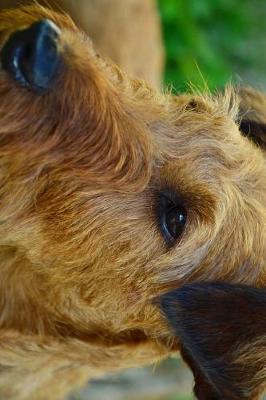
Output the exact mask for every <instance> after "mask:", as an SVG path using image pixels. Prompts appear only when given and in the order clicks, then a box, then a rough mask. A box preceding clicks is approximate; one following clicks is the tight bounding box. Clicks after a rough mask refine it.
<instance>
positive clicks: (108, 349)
mask: <svg viewBox="0 0 266 400" xmlns="http://www.w3.org/2000/svg"><path fill="white" fill-rule="evenodd" d="M40 18H50V19H51V20H53V21H54V22H55V23H56V24H57V25H58V26H59V27H61V29H62V36H61V38H60V43H61V52H62V55H63V57H64V69H63V70H62V71H61V74H60V77H59V79H58V80H57V82H56V84H55V87H54V88H53V89H52V90H51V91H50V92H48V93H46V94H44V95H42V96H39V95H36V94H35V93H32V92H30V91H28V90H26V89H23V88H21V87H19V85H18V84H17V83H15V82H14V81H13V80H12V79H11V78H10V77H9V76H8V75H7V74H6V73H5V72H4V71H0V119H1V126H0V179H1V189H0V238H1V241H0V262H1V280H0V291H1V315H0V326H1V333H0V334H1V342H0V362H1V375H0V394H1V396H0V397H2V398H5V399H19V400H20V399H31V400H32V399H45V400H47V399H59V398H61V397H62V396H63V395H65V394H66V393H67V392H68V391H69V390H70V389H73V388H75V387H78V386H80V385H81V384H84V383H85V382H86V381H87V380H88V379H91V378H94V377H97V376H100V375H103V374H104V373H106V372H110V371H117V370H120V369H123V368H127V367H132V366H139V365H143V364H146V363H151V362H154V361H156V360H159V359H161V358H163V357H167V356H168V355H169V354H170V353H171V352H173V351H176V349H177V348H178V343H177V340H176V339H175V337H174V336H173V335H172V334H171V332H170V331H169V327H168V325H167V323H166V322H165V320H164V318H163V317H162V315H161V313H160V311H159V310H158V309H157V306H156V305H155V304H154V299H155V298H157V297H158V296H160V294H163V293H165V292H166V291H167V290H169V289H173V288H177V287H180V286H181V285H183V284H184V283H185V282H188V281H195V280H223V281H230V282H234V283H237V282H238V283H247V284H252V285H254V286H256V287H263V286H265V282H266V271H265V259H266V246H265V235H266V233H265V222H266V212H265V204H266V201H265V200H266V192H265V178H266V168H265V166H266V165H265V162H266V161H265V155H264V153H263V151H262V149H261V148H259V147H258V146H257V145H255V144H253V143H252V142H251V141H250V140H249V139H247V138H245V137H243V136H242V135H241V133H240V131H239V126H238V124H239V121H240V119H241V117H242V114H241V109H240V113H239V108H238V102H239V100H238V96H237V94H234V92H233V91H232V90H230V89H228V90H227V91H226V93H225V94H224V95H219V96H213V97H212V96H209V95H206V96H197V95H195V96H190V95H189V96H187V95H184V96H178V97H172V96H171V95H170V94H165V95H161V94H159V93H158V92H156V91H153V90H151V89H150V88H149V87H148V86H146V85H145V84H144V83H143V82H140V81H138V80H132V79H129V78H127V77H126V76H125V75H124V74H123V73H122V72H121V71H120V70H119V69H118V68H117V67H115V66H114V65H111V64H110V63H106V62H104V61H103V60H102V59H101V58H99V57H97V56H96V54H95V52H94V50H93V48H92V46H91V43H90V41H89V40H88V39H87V38H86V37H85V36H84V35H83V34H81V33H80V32H79V31H78V30H77V28H76V27H75V25H74V24H73V22H72V21H71V20H70V19H69V18H68V17H66V16H62V15H59V14H56V13H53V12H51V11H47V10H45V9H43V8H39V7H30V8H23V9H19V10H12V11H7V12H3V13H2V14H1V15H0V43H1V45H3V43H4V42H5V40H6V39H7V38H8V37H9V35H10V33H11V32H13V31H14V30H17V29H19V28H21V27H25V26H28V25H30V24H31V23H32V22H34V21H36V20H38V19H40ZM264 101H265V100H264ZM265 104H266V101H265ZM165 188H171V189H172V190H174V191H176V192H178V193H179V194H180V196H182V198H183V201H184V203H185V204H186V207H187V211H188V223H187V226H186V229H185V232H184V234H183V236H182V238H181V240H180V241H179V243H177V244H176V246H174V247H172V248H171V249H169V248H168V247H167V245H166V244H165V242H164V240H163V237H162V235H161V233H160V231H159V228H158V223H157V220H156V215H155V203H156V199H157V195H158V192H160V191H161V190H164V189H165Z"/></svg>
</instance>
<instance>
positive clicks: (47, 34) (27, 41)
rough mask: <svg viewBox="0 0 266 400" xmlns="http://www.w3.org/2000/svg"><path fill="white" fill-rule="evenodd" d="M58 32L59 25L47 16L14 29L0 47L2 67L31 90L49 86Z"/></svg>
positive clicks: (54, 69)
mask: <svg viewBox="0 0 266 400" xmlns="http://www.w3.org/2000/svg"><path fill="white" fill-rule="evenodd" d="M59 36H60V29H59V28H58V27H57V26H56V25H55V24H54V23H53V22H52V21H50V20H47V19H45V20H41V21H38V22H35V23H34V24H33V25H31V26H30V27H28V28H26V29H24V30H19V31H16V32H14V33H13V34H11V36H10V37H9V39H8V40H7V42H6V43H5V45H4V46H3V48H2V50H1V53H0V57H1V63H2V68H3V69H4V70H5V71H7V72H8V73H9V74H10V75H11V76H12V78H14V79H15V80H16V81H18V82H19V83H20V84H21V85H23V86H26V87H28V88H29V89H31V90H34V91H39V92H42V91H44V90H47V89H49V88H50V87H51V86H52V84H53V82H54V78H55V76H56V74H57V72H58V67H59V64H60V58H61V57H60V52H59V49H58V39H59Z"/></svg>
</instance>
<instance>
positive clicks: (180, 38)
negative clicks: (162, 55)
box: [158, 0, 255, 91]
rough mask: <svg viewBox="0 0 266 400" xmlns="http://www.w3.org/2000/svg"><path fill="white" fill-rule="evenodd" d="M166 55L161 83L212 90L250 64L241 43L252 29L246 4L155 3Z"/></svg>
mask: <svg viewBox="0 0 266 400" xmlns="http://www.w3.org/2000/svg"><path fill="white" fill-rule="evenodd" d="M158 3H159V9H160V12H161V18H162V24H163V33H164V41H165V47H166V53H167V63H166V71H165V84H166V85H169V84H171V85H173V87H174V88H175V89H176V90H178V91H180V90H187V89H188V83H191V84H192V85H195V86H196V87H197V88H202V89H203V88H204V87H206V82H207V83H208V86H209V89H210V90H214V89H217V88H220V87H222V86H224V85H225V84H226V83H227V82H228V81H231V80H232V79H233V80H234V78H235V76H237V75H236V65H238V64H239V65H249V58H248V57H247V56H246V54H245V51H244V48H245V39H246V38H247V37H248V35H249V32H250V30H251V28H252V27H253V26H254V23H255V21H254V18H253V17H252V15H253V14H252V12H251V8H250V2H248V1H247V0H158Z"/></svg>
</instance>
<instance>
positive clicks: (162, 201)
mask: <svg viewBox="0 0 266 400" xmlns="http://www.w3.org/2000/svg"><path fill="white" fill-rule="evenodd" d="M171 197H172V196H167V195H165V194H161V195H160V196H159V199H158V202H159V204H158V208H157V216H158V220H159V227H160V230H161V233H162V235H163V237H164V239H165V241H166V242H167V244H169V245H173V244H174V243H175V241H176V240H177V239H178V238H179V236H180V235H181V234H182V233H183V231H184V229H185V225H186V220H187V212H186V209H185V207H184V206H183V205H182V204H181V202H180V201H178V200H177V201H176V200H175V199H172V198H171Z"/></svg>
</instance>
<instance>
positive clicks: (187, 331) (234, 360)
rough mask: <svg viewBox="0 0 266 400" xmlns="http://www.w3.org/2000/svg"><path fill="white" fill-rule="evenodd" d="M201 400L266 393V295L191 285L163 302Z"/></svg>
mask: <svg viewBox="0 0 266 400" xmlns="http://www.w3.org/2000/svg"><path fill="white" fill-rule="evenodd" d="M161 308H162V310H163V313H164V314H165V316H166V317H167V319H168V322H169V324H170V326H171V328H172V330H173V332H174V334H175V335H176V336H177V337H178V338H179V340H180V342H181V346H182V351H181V354H182V355H183V358H184V360H185V361H186V362H187V363H188V365H189V366H190V368H191V369H192V371H193V373H194V378H195V387H194V391H195V395H196V396H197V398H198V399H200V400H203V399H204V400H240V399H241V400H244V399H249V400H251V399H257V396H258V395H259V394H261V393H262V392H263V390H265V389H266V290H265V289H254V288H251V287H246V286H238V285H228V284H221V283H212V284H211V283H206V284H191V285H187V286H184V287H183V288H181V289H178V290H175V291H173V292H170V293H168V294H166V295H164V296H163V297H162V298H161Z"/></svg>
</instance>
